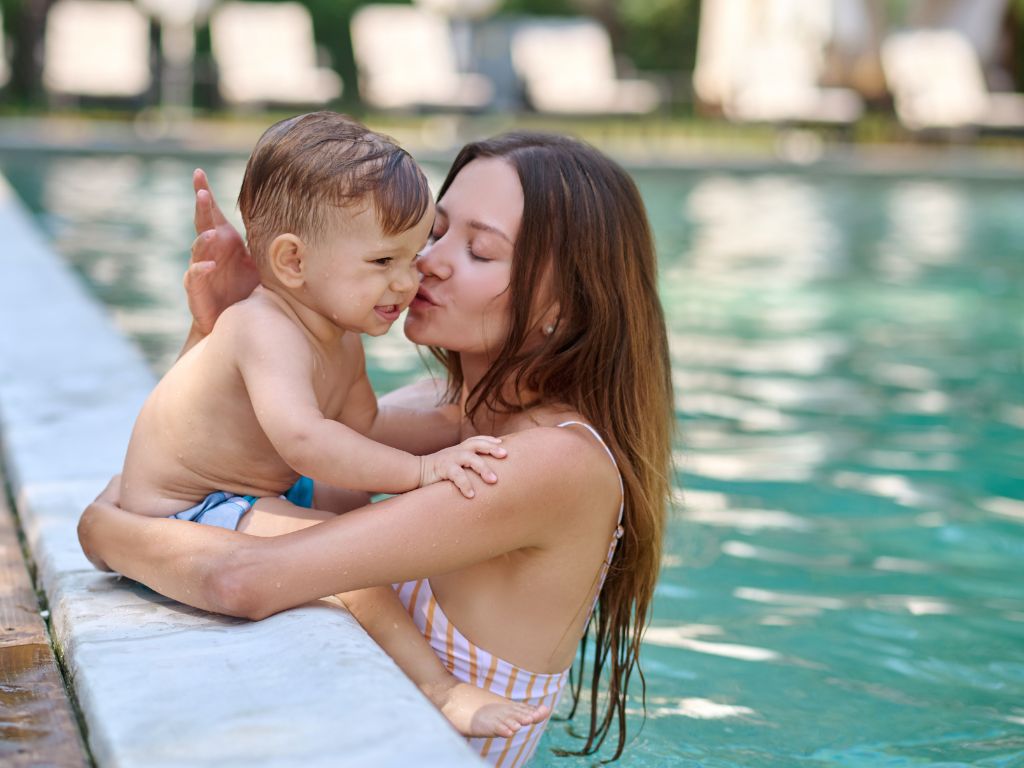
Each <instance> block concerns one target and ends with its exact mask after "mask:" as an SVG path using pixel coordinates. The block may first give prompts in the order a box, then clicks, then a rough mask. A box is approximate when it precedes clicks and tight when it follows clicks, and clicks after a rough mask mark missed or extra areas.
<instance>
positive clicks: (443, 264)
mask: <svg viewBox="0 0 1024 768" xmlns="http://www.w3.org/2000/svg"><path fill="white" fill-rule="evenodd" d="M439 246H441V242H440V241H437V242H435V243H431V244H430V245H428V246H427V247H426V248H424V249H423V250H422V251H420V252H419V255H417V256H416V269H418V270H419V272H420V274H421V275H423V276H424V277H436V278H437V279H439V280H447V279H448V278H449V277H451V276H452V267H451V263H450V262H449V261H448V259H447V258H446V257H445V255H444V249H443V248H442V247H439Z"/></svg>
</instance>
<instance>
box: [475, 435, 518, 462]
mask: <svg viewBox="0 0 1024 768" xmlns="http://www.w3.org/2000/svg"><path fill="white" fill-rule="evenodd" d="M464 445H465V446H466V447H467V448H469V449H470V450H472V451H473V452H475V453H479V454H482V455H485V456H493V457H494V458H496V459H503V458H505V456H506V455H508V451H506V450H505V449H504V448H503V447H502V446H501V441H500V440H498V439H497V438H496V437H473V438H470V439H469V440H467V441H466V442H465V444H464Z"/></svg>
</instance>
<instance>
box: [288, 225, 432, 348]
mask: <svg viewBox="0 0 1024 768" xmlns="http://www.w3.org/2000/svg"><path fill="white" fill-rule="evenodd" d="M433 220H434V207H433V206H432V205H431V206H430V207H429V208H428V209H427V211H426V212H425V213H424V214H423V218H422V219H420V221H419V222H418V223H417V224H416V225H415V226H413V227H412V228H411V229H407V230H406V231H404V232H400V233H398V234H397V235H385V234H384V233H383V232H381V228H380V225H379V224H378V223H377V212H376V210H374V208H373V207H372V206H368V207H367V208H365V209H363V210H360V211H358V212H357V211H355V210H353V209H342V210H340V211H339V213H338V221H337V223H336V225H335V226H334V227H332V230H331V231H330V232H328V233H327V234H325V235H324V236H323V237H321V238H319V239H318V241H317V242H315V243H311V244H308V245H309V252H308V256H307V261H306V267H305V270H304V271H305V278H306V280H305V283H306V291H307V295H308V297H309V298H310V300H311V301H310V306H311V307H312V308H313V309H315V310H316V311H317V312H319V313H320V314H321V315H323V316H324V317H326V318H327V319H329V320H330V321H331V322H333V323H334V324H335V325H336V326H338V327H339V328H342V329H343V330H347V331H353V332H356V333H368V334H370V335H371V336H380V335H381V334H383V333H386V332H387V330H388V329H389V328H390V327H391V324H392V323H394V322H395V320H397V319H398V316H399V315H400V314H401V313H402V312H403V311H404V310H405V309H406V307H408V306H409V302H411V301H412V299H413V297H414V296H415V295H416V290H417V288H418V287H419V273H418V272H417V271H416V254H417V253H418V252H419V251H420V249H422V248H423V246H424V245H425V244H426V242H427V236H428V235H429V234H430V228H431V225H432V223H433Z"/></svg>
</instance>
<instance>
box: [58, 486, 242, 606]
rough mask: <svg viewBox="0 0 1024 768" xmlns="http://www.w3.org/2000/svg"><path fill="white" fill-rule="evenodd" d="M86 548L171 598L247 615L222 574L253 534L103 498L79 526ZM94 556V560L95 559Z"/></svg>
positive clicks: (239, 554)
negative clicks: (139, 511) (150, 513)
mask: <svg viewBox="0 0 1024 768" xmlns="http://www.w3.org/2000/svg"><path fill="white" fill-rule="evenodd" d="M78 537H79V540H80V541H81V544H82V549H83V550H85V551H86V552H87V553H89V556H90V559H92V560H94V562H95V559H98V560H101V561H102V562H103V563H105V564H106V565H107V566H108V567H109V568H111V569H112V570H114V571H117V572H118V573H120V574H123V575H125V576H127V577H128V578H130V579H133V580H135V581H138V582H140V583H142V584H145V585H146V586H148V587H150V588H151V589H153V590H155V591H156V592H159V593H160V594H162V595H166V596H167V597H172V598H174V599H175V600H178V601H180V602H182V603H186V604H188V605H192V606H194V607H196V608H202V609H204V610H207V611H213V612H215V613H223V614H227V615H230V616H244V615H246V610H245V609H246V607H247V606H245V605H244V604H243V603H242V601H241V600H239V599H238V598H237V596H234V595H232V594H230V592H229V588H230V582H222V581H221V580H219V579H218V578H217V576H218V574H220V573H223V572H225V571H227V570H230V569H231V567H232V564H233V563H235V562H236V561H237V560H238V559H239V557H241V556H242V555H243V554H244V553H245V551H246V548H247V547H248V546H250V545H251V546H258V544H259V539H257V538H256V537H253V536H245V535H244V534H239V533H235V532H233V531H227V530H224V529H221V528H216V527H212V526H203V525H199V524H197V523H189V522H186V521H183V520H170V519H166V518H154V517H144V516H142V515H135V514H132V513H130V512H125V511H124V510H122V509H120V508H119V507H116V506H114V505H113V504H110V503H108V502H105V501H99V500H97V501H95V502H93V503H92V504H90V505H89V506H88V507H86V510H85V512H84V513H83V514H82V518H81V520H80V521H79V525H78ZM94 558H95V559H94Z"/></svg>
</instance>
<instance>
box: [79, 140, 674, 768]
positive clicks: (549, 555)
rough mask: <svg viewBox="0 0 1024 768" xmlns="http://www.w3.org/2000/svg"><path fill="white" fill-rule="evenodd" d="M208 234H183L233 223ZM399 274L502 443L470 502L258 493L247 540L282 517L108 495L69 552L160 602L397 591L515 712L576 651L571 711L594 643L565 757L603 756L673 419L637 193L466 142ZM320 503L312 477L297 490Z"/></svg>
mask: <svg viewBox="0 0 1024 768" xmlns="http://www.w3.org/2000/svg"><path fill="white" fill-rule="evenodd" d="M200 199H201V200H203V199H204V198H203V194H202V193H200ZM223 226H224V225H223V224H221V226H220V227H217V229H218V230H220V233H219V234H216V233H215V234H207V235H200V238H199V242H200V245H201V246H204V247H206V246H209V245H210V244H211V243H213V242H215V241H216V240H217V239H218V237H224V236H227V237H230V236H231V235H230V233H228V235H224V232H223ZM234 237H236V238H237V235H234ZM217 261H218V262H219V263H218V265H217V266H216V267H215V268H214V267H211V266H210V265H209V264H204V265H200V268H198V269H197V268H195V267H194V268H193V270H195V271H196V272H203V273H208V274H196V273H192V274H190V278H189V280H190V281H191V282H192V283H193V285H192V286H191V287H190V294H191V298H192V306H193V312H194V314H195V315H196V319H197V322H198V323H199V325H200V330H201V327H202V323H209V322H212V319H211V318H212V317H215V316H216V314H217V312H218V311H220V310H222V309H223V308H224V306H223V302H224V301H230V300H233V299H234V298H236V297H237V294H238V293H243V294H244V286H245V285H246V281H247V279H249V278H248V275H247V273H246V269H245V267H244V263H245V262H244V258H242V257H240V256H239V254H238V251H237V249H236V250H235V253H234V255H231V254H227V253H226V252H225V256H224V257H223V259H221V258H218V259H217ZM418 267H419V271H420V273H421V275H422V282H421V286H420V289H419V293H418V295H417V297H416V299H415V301H414V302H413V304H412V306H411V307H410V308H409V314H408V317H407V319H406V323H405V332H406V335H407V336H408V337H409V339H410V340H412V341H414V342H416V343H417V344H423V345H426V346H429V347H430V348H431V351H432V352H433V353H434V354H435V355H436V356H437V358H438V359H439V360H440V361H441V362H442V364H443V365H444V367H445V369H446V370H447V372H448V380H447V390H446V393H445V394H444V397H445V398H446V399H447V400H448V401H449V402H451V403H454V404H457V405H458V407H459V414H460V415H461V426H460V432H461V435H460V437H463V438H464V437H466V436H469V435H472V434H492V435H499V436H501V437H502V439H503V444H504V445H505V447H506V448H507V449H508V457H507V458H506V459H505V460H504V461H503V462H502V463H501V466H500V471H499V481H498V483H497V484H495V485H493V486H486V487H484V484H483V483H478V484H477V488H476V498H474V499H471V500H470V499H466V498H464V497H463V496H462V494H460V493H459V492H458V491H457V490H456V489H454V487H452V486H451V485H450V484H448V483H445V484H435V485H433V486H429V487H426V488H421V489H418V490H416V491H412V492H410V493H406V494H403V495H401V496H397V497H394V498H391V499H388V500H386V501H384V502H380V503H378V504H373V505H371V506H367V507H363V508H360V509H356V510H354V511H351V512H348V513H347V514H344V515H340V516H336V517H333V518H332V519H329V520H327V521H326V522H323V523H320V524H317V525H313V526H312V527H306V528H305V529H303V530H294V529H295V528H298V527H300V526H299V525H296V524H293V522H292V521H289V520H282V519H277V520H276V523H275V522H273V520H274V515H275V509H274V504H273V503H272V500H268V503H264V502H261V505H262V509H261V505H257V510H256V512H258V513H259V515H261V516H262V519H263V520H264V521H270V522H264V523H260V525H264V528H263V530H261V531H260V532H261V533H267V532H268V529H269V528H270V527H272V525H277V526H278V527H277V529H276V530H278V531H282V532H284V531H289V530H294V532H291V533H286V534H285V535H280V536H272V537H255V536H247V535H244V534H242V533H238V532H233V531H225V530H222V529H215V528H209V527H202V526H197V525H194V524H189V523H185V522H182V521H175V520H166V519H159V518H148V517H143V516H139V515H132V514H130V513H127V512H125V511H123V510H121V509H119V508H118V507H117V506H116V504H115V503H111V502H112V501H116V499H114V498H113V497H112V496H110V495H109V494H108V495H106V496H101V498H100V499H99V500H97V502H96V503H94V504H93V505H91V506H90V507H89V508H88V509H87V510H86V512H85V514H84V515H83V518H82V522H81V525H80V538H81V541H82V545H83V548H84V549H85V550H86V552H87V553H88V554H89V555H90V557H91V558H92V559H94V561H96V562H103V563H106V564H107V565H109V566H110V567H112V568H113V569H114V570H116V571H118V572H120V573H123V574H125V575H126V576H129V577H131V578H133V579H135V580H137V581H140V582H142V583H144V584H146V585H148V586H150V587H152V588H153V589H155V590H157V591H158V592H161V593H163V594H165V595H168V596H170V597H173V598H175V599H178V600H181V601H183V602H185V603H189V604H191V605H194V606H196V607H199V608H204V609H206V610H210V611H215V612H218V613H224V614H229V615H233V616H246V617H250V618H253V619H259V618H262V617H265V616H268V615H270V614H273V613H276V612H278V611H281V610H285V609H287V608H290V607H293V606H297V605H301V604H303V603H305V602H307V601H309V600H311V599H315V598H319V597H324V596H327V595H331V594H335V593H339V592H350V591H352V590H360V589H363V588H368V587H375V586H381V585H394V588H395V589H396V591H397V593H398V596H399V598H400V599H401V601H402V603H403V604H404V605H405V606H406V609H407V610H408V611H409V614H410V615H411V616H412V618H413V620H414V621H415V622H416V624H417V626H418V627H419V628H420V630H421V631H422V632H423V634H424V636H425V637H426V639H427V640H428V642H430V645H431V647H432V648H433V650H434V652H435V653H436V654H437V656H438V658H439V659H440V660H441V661H442V663H444V665H445V666H446V667H447V668H448V669H449V670H450V671H452V672H453V674H454V675H455V676H456V677H458V678H459V679H461V680H463V681H465V682H468V683H471V684H473V685H476V686H479V687H481V688H485V689H488V690H490V691H493V692H495V693H498V694H500V695H504V696H507V697H510V698H513V699H517V700H521V701H525V702H529V703H531V704H535V705H546V706H551V707H553V706H554V705H555V703H556V702H557V700H558V698H559V695H560V693H561V691H562V688H563V686H564V685H565V683H566V681H567V679H568V677H569V669H570V667H571V666H572V663H573V660H574V658H575V657H576V651H577V647H578V646H580V645H582V646H583V653H581V654H580V673H581V675H580V678H579V682H578V684H577V685H575V686H571V688H572V691H571V695H572V696H573V702H574V707H573V710H574V711H575V709H576V707H575V704H577V703H578V702H579V698H580V692H581V687H582V671H583V669H582V665H583V660H584V657H585V656H586V650H587V645H588V640H592V642H593V658H592V659H591V664H590V678H589V688H590V696H589V726H588V733H587V738H586V741H585V743H584V744H583V745H582V748H581V753H582V754H590V753H593V752H594V751H596V750H597V749H598V747H600V746H601V744H602V743H603V742H604V741H605V740H606V738H607V737H608V736H609V734H611V733H613V732H614V734H615V753H614V754H615V757H618V756H619V755H620V754H621V753H622V750H623V748H624V746H625V743H626V703H627V690H628V687H629V683H630V681H631V678H632V675H633V673H634V672H637V673H638V674H639V675H640V679H641V686H642V684H643V677H642V674H640V672H639V652H640V637H641V633H642V630H643V628H644V625H645V623H646V620H647V614H648V609H649V607H650V603H651V598H652V594H653V591H654V585H655V581H656V578H657V574H658V566H659V561H660V555H661V542H662V532H663V526H664V518H665V509H666V504H667V499H668V494H669V489H670V480H671V478H670V471H671V459H670V456H671V452H670V437H671V432H672V425H673V423H674V410H673V400H672V386H671V378H670V367H669V359H668V346H667V340H666V334H665V325H664V319H663V315H662V311H661V306H660V304H659V302H658V297H657V293H656V266H655V258H654V249H653V244H652V240H651V234H650V229H649V226H648V222H647V217H646V213H645V210H644V207H643V203H642V201H641V199H640V195H639V193H638V192H637V189H636V186H635V185H634V183H633V181H632V180H631V179H630V178H629V176H628V174H626V173H625V172H624V171H623V170H622V169H621V168H620V167H618V166H617V165H616V164H615V163H613V162H612V161H611V160H609V159H608V158H607V157H605V156H604V155H602V154H601V153H600V152H598V151H596V150H594V149H593V148H591V147H589V146H587V145H585V144H582V143H580V142H577V141H574V140H571V139H567V138H563V137H556V136H542V135H533V134H508V135H504V136H499V137H497V138H494V139H491V140H488V141H482V142H476V143H473V144H470V145H468V146H466V147H465V148H464V149H463V150H462V152H460V153H459V155H458V157H457V158H456V160H455V163H454V165H453V166H452V169H451V171H450V172H449V174H448V177H447V179H446V180H445V182H444V184H443V185H442V187H441V190H440V194H439V199H438V203H437V218H436V221H435V224H434V228H433V232H432V234H431V237H430V242H429V244H428V246H427V247H426V248H425V249H424V251H423V252H422V253H421V255H420V257H419V260H418ZM215 274H216V275H217V277H216V278H214V277H212V275H215ZM211 297H214V298H211ZM217 297H220V298H217ZM224 297H228V298H227V299H225V298H224ZM211 307H212V308H211ZM403 396H404V397H405V401H406V402H413V401H416V400H417V399H418V398H419V399H422V398H423V397H435V396H436V395H435V393H434V392H433V390H430V391H427V389H424V388H423V387H414V388H413V389H411V390H409V391H407V392H406V393H405V394H404V395H403ZM329 495H330V493H329V492H328V491H327V489H323V490H318V496H317V502H318V503H320V501H321V499H327V498H328V496H329ZM307 523H308V521H307ZM356 615H357V617H359V615H358V613H357V614H356ZM359 618H361V617H359ZM588 628H589V630H590V631H589V632H588V631H587V630H588ZM605 686H606V688H605ZM543 727H544V725H543V724H536V725H533V726H530V727H528V728H524V729H523V730H521V731H520V732H519V733H517V734H515V736H514V737H512V738H509V739H501V738H491V739H479V740H475V741H474V743H475V744H476V746H478V748H479V749H480V752H481V754H483V755H484V756H485V757H486V758H487V759H488V760H490V761H492V762H493V763H495V764H496V765H501V766H504V767H505V768H508V767H509V766H520V765H522V764H523V763H525V762H526V760H527V759H528V758H529V756H530V755H531V754H532V752H533V750H534V749H535V747H536V744H537V741H538V740H539V738H540V734H541V732H542V730H543Z"/></svg>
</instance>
